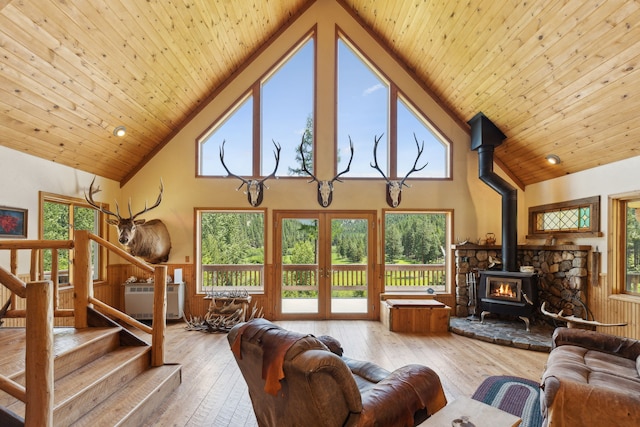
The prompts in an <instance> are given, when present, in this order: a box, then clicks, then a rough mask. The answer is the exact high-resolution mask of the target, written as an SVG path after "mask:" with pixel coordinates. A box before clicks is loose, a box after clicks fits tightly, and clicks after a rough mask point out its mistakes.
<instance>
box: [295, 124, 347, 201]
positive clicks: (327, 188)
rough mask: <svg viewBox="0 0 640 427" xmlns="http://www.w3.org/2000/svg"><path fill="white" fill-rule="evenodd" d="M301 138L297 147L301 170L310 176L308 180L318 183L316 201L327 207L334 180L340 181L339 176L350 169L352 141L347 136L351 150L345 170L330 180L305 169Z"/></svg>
mask: <svg viewBox="0 0 640 427" xmlns="http://www.w3.org/2000/svg"><path fill="white" fill-rule="evenodd" d="M302 140H303V142H301V143H300V147H299V148H298V151H300V157H301V158H302V170H303V171H304V172H306V173H307V174H308V175H309V176H310V177H311V180H310V181H309V182H314V181H315V182H317V183H318V203H319V204H320V206H322V207H323V208H326V207H329V205H331V202H332V201H333V183H334V182H335V181H338V182H342V180H341V179H340V176H342V175H344V174H345V173H347V172H349V170H350V169H351V161H352V160H353V142H351V137H349V148H350V150H351V157H350V158H349V164H347V167H346V169H345V170H343V171H342V172H340V173H338V174H337V175H336V176H334V177H333V179H331V180H319V179H318V178H316V176H315V175H314V174H312V173H311V172H309V169H307V165H306V164H305V163H306V162H305V159H304V152H303V150H302V145H303V143H304V136H303V137H302Z"/></svg>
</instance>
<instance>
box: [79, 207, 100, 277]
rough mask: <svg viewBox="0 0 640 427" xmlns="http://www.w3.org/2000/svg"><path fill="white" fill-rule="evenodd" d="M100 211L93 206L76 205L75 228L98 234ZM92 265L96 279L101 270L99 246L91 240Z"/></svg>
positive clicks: (93, 275)
mask: <svg viewBox="0 0 640 427" xmlns="http://www.w3.org/2000/svg"><path fill="white" fill-rule="evenodd" d="M98 218H99V215H98V211H97V210H95V209H93V208H86V207H82V206H74V208H73V222H74V224H73V228H74V229H75V230H87V231H90V232H91V233H93V234H95V235H98V234H99V227H98ZM90 244H91V265H92V277H93V279H94V280H97V279H98V274H99V272H100V267H99V266H100V264H99V252H98V251H99V246H98V243H97V242H95V241H93V240H91V242H90Z"/></svg>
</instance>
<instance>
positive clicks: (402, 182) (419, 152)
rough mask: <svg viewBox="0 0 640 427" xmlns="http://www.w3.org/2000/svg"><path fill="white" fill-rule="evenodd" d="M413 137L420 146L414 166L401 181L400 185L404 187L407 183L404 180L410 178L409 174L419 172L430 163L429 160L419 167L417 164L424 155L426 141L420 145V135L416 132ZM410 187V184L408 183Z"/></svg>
mask: <svg viewBox="0 0 640 427" xmlns="http://www.w3.org/2000/svg"><path fill="white" fill-rule="evenodd" d="M413 139H415V140H416V146H417V147H418V156H417V157H416V161H415V162H413V167H412V168H411V170H410V171H409V172H407V174H406V175H405V176H404V178H402V181H400V187H402V186H403V185H407V184H405V183H404V181H405V180H406V179H407V178H409V175H411V174H412V173H414V172H419V171H421V170H422V169H424V168H426V167H427V165H428V164H429V162H427V163H425V164H424V166H422V167H421V168H417V169H416V166H417V165H418V160H419V159H420V156H422V152H423V151H424V141H423V142H422V147H421V146H420V144H419V143H418V137H417V136H416V134H415V133H414V134H413ZM407 187H408V185H407Z"/></svg>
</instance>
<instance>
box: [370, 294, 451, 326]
mask: <svg viewBox="0 0 640 427" xmlns="http://www.w3.org/2000/svg"><path fill="white" fill-rule="evenodd" d="M450 313H451V307H448V306H447V305H445V304H443V303H441V302H439V301H436V300H434V299H388V300H386V301H382V307H381V310H380V320H381V321H382V323H384V325H385V326H386V327H388V328H389V330H390V331H393V332H447V331H448V330H449V315H450Z"/></svg>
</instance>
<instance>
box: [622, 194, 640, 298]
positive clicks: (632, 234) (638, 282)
mask: <svg viewBox="0 0 640 427" xmlns="http://www.w3.org/2000/svg"><path fill="white" fill-rule="evenodd" d="M626 218H627V223H626V233H625V236H626V238H625V240H626V250H627V253H626V258H625V267H626V268H625V271H626V282H625V283H626V285H625V290H626V292H628V293H633V294H640V200H631V201H629V202H627V204H626Z"/></svg>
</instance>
